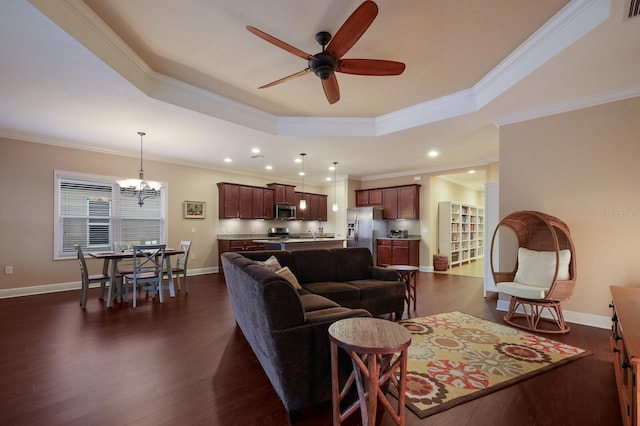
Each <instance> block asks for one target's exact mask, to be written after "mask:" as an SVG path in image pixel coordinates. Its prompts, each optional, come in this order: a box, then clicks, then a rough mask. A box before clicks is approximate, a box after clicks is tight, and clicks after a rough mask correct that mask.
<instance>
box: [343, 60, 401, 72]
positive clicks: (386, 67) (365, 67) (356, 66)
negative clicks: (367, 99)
mask: <svg viewBox="0 0 640 426" xmlns="http://www.w3.org/2000/svg"><path fill="white" fill-rule="evenodd" d="M404 69H405V65H404V64H403V63H402V62H396V61H385V60H382V59H342V60H340V62H339V63H338V68H336V71H338V72H342V73H345V74H358V75H400V74H402V73H403V72H404Z"/></svg>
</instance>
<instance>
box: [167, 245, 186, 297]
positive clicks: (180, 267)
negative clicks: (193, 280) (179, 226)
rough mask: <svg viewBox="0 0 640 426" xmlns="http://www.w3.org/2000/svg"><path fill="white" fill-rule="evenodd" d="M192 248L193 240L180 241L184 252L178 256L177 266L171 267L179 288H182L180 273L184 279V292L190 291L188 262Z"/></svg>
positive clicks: (181, 249)
mask: <svg viewBox="0 0 640 426" xmlns="http://www.w3.org/2000/svg"><path fill="white" fill-rule="evenodd" d="M190 250H191V241H180V251H182V252H184V253H182V254H180V255H179V256H178V260H177V261H176V266H175V267H171V271H172V272H173V276H174V277H175V279H176V281H177V283H178V290H180V274H182V278H183V280H184V292H185V293H189V284H188V283H187V263H188V262H189V251H190Z"/></svg>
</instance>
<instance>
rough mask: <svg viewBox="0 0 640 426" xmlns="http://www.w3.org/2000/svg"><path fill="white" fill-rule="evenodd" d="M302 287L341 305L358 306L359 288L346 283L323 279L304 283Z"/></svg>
mask: <svg viewBox="0 0 640 426" xmlns="http://www.w3.org/2000/svg"><path fill="white" fill-rule="evenodd" d="M304 288H305V289H307V290H309V291H311V292H313V293H315V294H319V295H321V296H324V297H326V298H328V299H331V300H333V301H334V302H336V303H338V304H339V305H341V306H346V307H349V308H352V307H359V306H360V304H359V300H360V290H359V289H358V288H357V287H354V286H352V285H349V284H347V283H338V282H335V281H323V282H317V283H309V284H305V285H304Z"/></svg>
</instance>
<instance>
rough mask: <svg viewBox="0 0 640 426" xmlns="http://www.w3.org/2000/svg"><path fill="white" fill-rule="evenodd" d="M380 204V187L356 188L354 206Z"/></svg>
mask: <svg viewBox="0 0 640 426" xmlns="http://www.w3.org/2000/svg"><path fill="white" fill-rule="evenodd" d="M381 205H382V189H380V188H378V189H359V190H356V207H370V206H381Z"/></svg>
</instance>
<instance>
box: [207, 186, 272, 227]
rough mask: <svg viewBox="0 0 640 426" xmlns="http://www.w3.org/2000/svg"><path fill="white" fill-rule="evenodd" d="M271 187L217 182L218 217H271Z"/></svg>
mask: <svg viewBox="0 0 640 426" xmlns="http://www.w3.org/2000/svg"><path fill="white" fill-rule="evenodd" d="M273 191H274V190H273V189H269V188H260V187H256V186H248V185H238V184H235V183H226V182H220V183H218V218H219V219H273Z"/></svg>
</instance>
